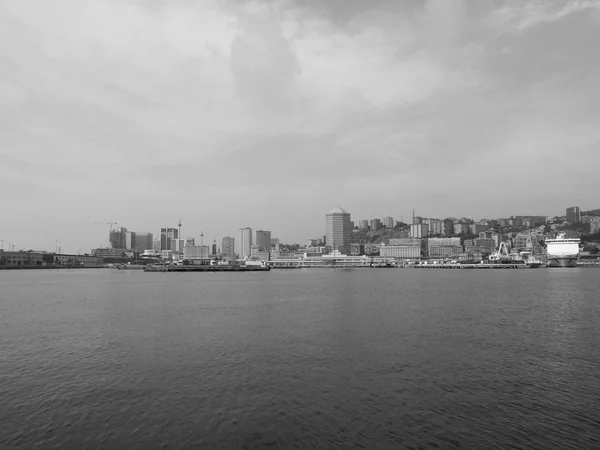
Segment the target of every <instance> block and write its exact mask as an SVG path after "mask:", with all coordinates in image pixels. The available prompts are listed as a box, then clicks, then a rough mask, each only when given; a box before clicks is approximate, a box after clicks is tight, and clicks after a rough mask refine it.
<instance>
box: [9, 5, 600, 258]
mask: <svg viewBox="0 0 600 450" xmlns="http://www.w3.org/2000/svg"><path fill="white" fill-rule="evenodd" d="M594 37H595V38H594ZM599 39H600V2H597V1H583V0H582V1H572V2H562V1H554V2H550V1H529V2H517V1H511V2H493V1H477V2H466V1H446V0H435V1H428V2H424V3H421V2H398V1H371V2H362V1H347V0H344V1H341V0H338V1H323V2H309V1H297V2H291V1H285V2H244V3H243V4H241V2H239V3H238V2H231V1H229V2H228V1H223V2H218V1H197V2H189V1H184V0H180V1H178V0H173V1H169V2H166V1H153V2H147V1H133V0H129V1H127V0H118V1H117V0H105V1H102V2H98V1H95V2H94V1H91V0H55V1H53V2H47V1H43V0H30V1H27V2H24V1H22V0H4V1H2V2H1V3H0V139H1V141H0V142H1V145H0V179H1V180H2V181H3V186H4V188H3V190H2V194H0V204H1V206H2V221H1V229H0V231H1V234H2V238H3V239H4V242H5V244H6V243H7V242H9V241H11V242H12V243H14V244H15V245H16V247H17V248H22V247H25V246H26V247H27V248H36V249H43V248H45V249H50V250H53V249H54V248H55V242H56V241H57V240H58V241H60V242H61V243H62V245H63V250H64V251H67V252H75V251H78V250H79V249H82V250H83V251H88V250H89V249H91V248H95V247H98V246H100V245H104V246H106V245H107V240H106V236H107V232H108V229H109V227H108V225H107V222H116V223H117V224H118V225H119V226H125V227H127V228H129V229H133V230H138V231H149V232H153V233H156V232H157V231H158V229H159V228H160V227H175V226H176V225H177V221H178V219H179V218H180V217H181V219H182V222H183V234H184V235H189V236H192V237H196V238H198V237H199V236H200V232H201V230H202V231H203V232H204V236H205V239H206V241H207V242H212V239H213V238H217V240H219V239H220V238H221V237H222V236H227V235H232V236H234V235H235V233H236V231H237V230H238V229H239V228H241V227H245V226H250V227H252V228H254V229H260V228H263V229H268V230H272V232H273V236H274V237H279V238H280V239H281V241H282V242H303V241H304V240H305V239H306V238H307V237H316V236H320V235H323V234H324V214H325V212H326V211H328V210H330V209H331V208H332V207H334V206H335V205H338V204H339V205H341V206H342V207H344V208H345V209H346V210H348V211H350V212H351V213H352V219H353V220H355V221H357V220H359V219H368V218H372V217H382V216H386V215H390V216H393V217H394V218H397V219H400V218H401V217H403V218H404V219H405V221H408V220H409V217H410V216H411V215H412V209H413V208H416V209H417V213H418V214H420V215H423V216H433V217H441V218H443V217H447V216H455V217H461V216H468V217H474V218H481V217H501V216H509V215H512V214H539V215H547V216H554V215H562V214H564V208H565V206H569V205H580V206H581V208H582V209H586V208H595V207H597V206H598V204H597V203H598V202H597V190H598V187H599V186H598V176H597V167H598V162H600V156H599V154H598V149H599V142H600V128H599V127H598V123H599V122H600V113H599V109H598V106H597V105H598V104H600V86H599V85H598V82H597V80H598V79H600V61H599V60H598V57H597V42H598V41H599Z"/></svg>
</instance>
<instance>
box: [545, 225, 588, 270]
mask: <svg viewBox="0 0 600 450" xmlns="http://www.w3.org/2000/svg"><path fill="white" fill-rule="evenodd" d="M579 242H580V239H579V238H566V237H565V233H560V234H559V235H558V236H557V237H556V238H555V239H546V245H547V246H548V249H547V253H548V267H577V259H578V258H579Z"/></svg>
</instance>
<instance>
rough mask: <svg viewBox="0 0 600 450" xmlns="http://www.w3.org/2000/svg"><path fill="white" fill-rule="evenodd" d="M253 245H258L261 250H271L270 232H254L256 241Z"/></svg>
mask: <svg viewBox="0 0 600 450" xmlns="http://www.w3.org/2000/svg"><path fill="white" fill-rule="evenodd" d="M254 245H258V246H259V247H260V251H262V252H270V251H271V232H270V231H264V230H258V231H257V232H256V242H255V243H254Z"/></svg>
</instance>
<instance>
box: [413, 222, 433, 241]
mask: <svg viewBox="0 0 600 450" xmlns="http://www.w3.org/2000/svg"><path fill="white" fill-rule="evenodd" d="M428 235H429V225H426V224H424V223H420V224H415V223H414V224H412V225H411V226H410V237H411V238H413V239H421V238H426V237H427V236H428Z"/></svg>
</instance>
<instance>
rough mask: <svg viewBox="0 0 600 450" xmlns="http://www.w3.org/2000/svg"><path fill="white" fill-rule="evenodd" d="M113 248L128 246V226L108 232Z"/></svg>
mask: <svg viewBox="0 0 600 450" xmlns="http://www.w3.org/2000/svg"><path fill="white" fill-rule="evenodd" d="M108 242H110V246H111V248H127V247H126V245H127V228H124V227H121V228H115V229H114V230H112V231H110V232H109V233H108Z"/></svg>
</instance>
